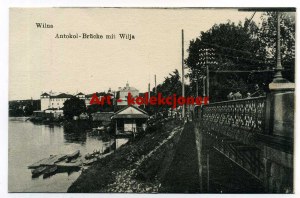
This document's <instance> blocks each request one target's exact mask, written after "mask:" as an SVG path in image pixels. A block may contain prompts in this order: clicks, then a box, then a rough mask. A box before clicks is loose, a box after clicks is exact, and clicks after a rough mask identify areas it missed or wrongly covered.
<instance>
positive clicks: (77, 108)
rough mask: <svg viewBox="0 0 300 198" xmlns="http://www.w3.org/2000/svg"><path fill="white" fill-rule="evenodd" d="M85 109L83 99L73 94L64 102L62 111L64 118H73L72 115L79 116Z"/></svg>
mask: <svg viewBox="0 0 300 198" xmlns="http://www.w3.org/2000/svg"><path fill="white" fill-rule="evenodd" d="M85 111H86V106H85V102H84V100H80V99H79V98H77V97H75V96H73V97H71V98H70V99H69V100H66V101H65V102H64V107H63V112H64V116H65V118H66V119H69V120H71V119H73V117H74V116H79V115H80V114H81V113H83V112H85Z"/></svg>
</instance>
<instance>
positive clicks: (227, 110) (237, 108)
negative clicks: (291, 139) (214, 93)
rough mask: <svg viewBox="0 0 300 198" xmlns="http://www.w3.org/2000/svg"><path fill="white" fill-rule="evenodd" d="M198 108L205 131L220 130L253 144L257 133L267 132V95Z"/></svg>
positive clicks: (222, 132)
mask: <svg viewBox="0 0 300 198" xmlns="http://www.w3.org/2000/svg"><path fill="white" fill-rule="evenodd" d="M197 108H198V109H196V111H197V112H199V114H200V122H201V128H202V130H204V131H214V132H218V133H221V134H223V135H226V136H229V137H231V138H234V139H236V140H238V141H241V142H243V143H245V144H251V142H252V141H253V139H254V135H255V134H257V133H260V134H264V133H265V123H266V120H265V118H266V116H265V114H266V97H256V98H249V99H248V98H247V99H240V100H230V101H224V102H216V103H211V104H208V105H204V106H201V107H200V106H199V107H197ZM199 108H200V109H199Z"/></svg>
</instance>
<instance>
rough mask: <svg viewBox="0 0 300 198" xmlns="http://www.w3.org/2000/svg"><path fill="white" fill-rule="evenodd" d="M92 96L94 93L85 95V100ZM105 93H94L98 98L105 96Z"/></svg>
mask: <svg viewBox="0 0 300 198" xmlns="http://www.w3.org/2000/svg"><path fill="white" fill-rule="evenodd" d="M93 95H94V93H92V94H87V95H86V97H87V98H91V97H92V96H93ZM105 95H106V93H105V92H96V96H97V97H99V96H105Z"/></svg>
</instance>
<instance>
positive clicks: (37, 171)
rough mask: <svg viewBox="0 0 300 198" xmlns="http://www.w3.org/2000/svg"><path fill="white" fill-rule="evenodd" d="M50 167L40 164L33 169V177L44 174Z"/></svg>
mask: <svg viewBox="0 0 300 198" xmlns="http://www.w3.org/2000/svg"><path fill="white" fill-rule="evenodd" d="M47 169H48V166H40V167H37V168H36V169H34V170H32V171H31V173H32V177H38V176H40V175H41V174H43V173H44V172H45V171H46V170H47Z"/></svg>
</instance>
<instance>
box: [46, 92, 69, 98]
mask: <svg viewBox="0 0 300 198" xmlns="http://www.w3.org/2000/svg"><path fill="white" fill-rule="evenodd" d="M72 96H73V95H71V94H66V93H61V94H58V95H56V96H51V98H71V97H72Z"/></svg>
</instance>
